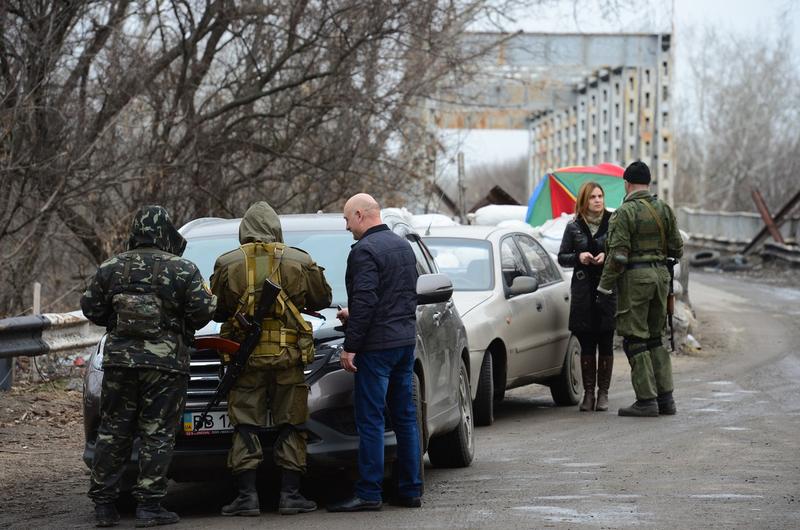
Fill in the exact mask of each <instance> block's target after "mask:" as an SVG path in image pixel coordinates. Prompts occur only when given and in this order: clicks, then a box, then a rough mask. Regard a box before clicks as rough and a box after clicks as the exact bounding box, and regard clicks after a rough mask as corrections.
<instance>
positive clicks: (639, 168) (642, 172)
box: [622, 160, 650, 184]
mask: <svg viewBox="0 0 800 530" xmlns="http://www.w3.org/2000/svg"><path fill="white" fill-rule="evenodd" d="M622 178H624V179H625V180H627V181H628V182H630V183H631V184H650V168H649V167H647V164H645V163H644V162H642V161H641V160H637V161H636V162H633V163H632V164H631V165H629V166H628V167H627V168H626V169H625V173H624V174H623V175H622Z"/></svg>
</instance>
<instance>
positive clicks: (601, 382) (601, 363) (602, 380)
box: [595, 355, 614, 411]
mask: <svg viewBox="0 0 800 530" xmlns="http://www.w3.org/2000/svg"><path fill="white" fill-rule="evenodd" d="M613 367H614V356H613V355H600V356H599V357H598V361H597V406H596V407H595V410H599V411H604V410H608V387H610V386H611V371H612V369H613Z"/></svg>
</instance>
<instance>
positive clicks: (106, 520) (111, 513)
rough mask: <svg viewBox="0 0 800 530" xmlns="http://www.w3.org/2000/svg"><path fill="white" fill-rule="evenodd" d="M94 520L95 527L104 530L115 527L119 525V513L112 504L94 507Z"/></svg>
mask: <svg viewBox="0 0 800 530" xmlns="http://www.w3.org/2000/svg"><path fill="white" fill-rule="evenodd" d="M94 519H95V521H96V522H97V526H99V527H101V528H104V527H109V526H117V523H119V512H118V511H117V507H116V506H114V503H113V502H110V503H106V504H95V505H94Z"/></svg>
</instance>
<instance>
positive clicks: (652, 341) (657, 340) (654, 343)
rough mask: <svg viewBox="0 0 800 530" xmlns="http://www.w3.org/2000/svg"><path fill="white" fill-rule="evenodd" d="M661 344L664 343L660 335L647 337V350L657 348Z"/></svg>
mask: <svg viewBox="0 0 800 530" xmlns="http://www.w3.org/2000/svg"><path fill="white" fill-rule="evenodd" d="M663 345H664V343H663V342H662V341H661V335H659V336H658V337H650V338H649V339H647V349H648V350H652V349H653V348H658V347H660V346H663Z"/></svg>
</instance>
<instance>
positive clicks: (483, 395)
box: [472, 350, 494, 427]
mask: <svg viewBox="0 0 800 530" xmlns="http://www.w3.org/2000/svg"><path fill="white" fill-rule="evenodd" d="M472 411H473V413H474V415H475V425H478V426H481V427H483V426H486V425H491V424H492V423H494V362H493V361H492V352H491V351H489V350H486V353H484V354H483V361H482V362H481V371H480V372H479V373H478V389H477V391H476V392H475V400H474V401H473V402H472Z"/></svg>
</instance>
